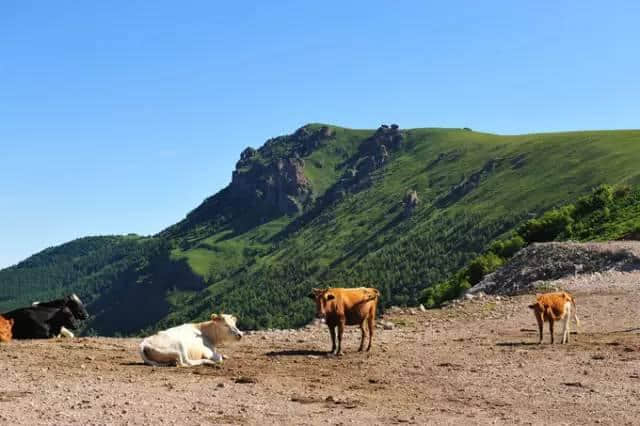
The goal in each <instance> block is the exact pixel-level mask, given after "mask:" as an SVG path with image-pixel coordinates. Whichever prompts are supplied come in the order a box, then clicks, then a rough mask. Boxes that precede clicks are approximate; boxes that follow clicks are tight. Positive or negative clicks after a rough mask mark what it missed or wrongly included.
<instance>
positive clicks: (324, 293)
mask: <svg viewBox="0 0 640 426" xmlns="http://www.w3.org/2000/svg"><path fill="white" fill-rule="evenodd" d="M309 297H310V298H311V299H313V300H314V301H315V302H316V318H318V319H325V318H326V316H327V305H328V304H329V303H331V301H332V300H334V299H335V298H336V296H335V295H334V294H333V293H331V292H330V291H329V290H328V289H320V288H314V289H313V290H311V294H310V295H309Z"/></svg>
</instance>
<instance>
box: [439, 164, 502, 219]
mask: <svg viewBox="0 0 640 426" xmlns="http://www.w3.org/2000/svg"><path fill="white" fill-rule="evenodd" d="M503 160H504V159H503V158H492V159H490V160H488V161H487V162H486V163H485V164H484V166H482V168H481V169H480V170H478V171H476V172H474V173H472V174H471V175H470V176H469V177H468V178H463V179H462V181H461V182H460V183H458V184H457V185H455V186H453V188H451V189H450V190H449V192H448V193H447V194H446V195H445V196H444V197H442V198H440V199H439V200H438V201H437V203H436V205H438V207H446V206H449V205H451V204H453V203H455V202H456V201H458V200H459V199H461V198H462V197H464V196H465V195H467V194H468V193H470V192H471V191H473V190H474V189H475V188H476V187H477V186H478V185H480V182H482V181H483V180H486V179H487V178H488V177H489V176H490V175H491V174H492V173H494V172H495V170H496V169H497V168H498V166H499V165H500V164H501V163H502V161H503Z"/></svg>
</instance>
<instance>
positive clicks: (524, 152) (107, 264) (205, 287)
mask: <svg viewBox="0 0 640 426" xmlns="http://www.w3.org/2000/svg"><path fill="white" fill-rule="evenodd" d="M639 163H640V131H601V132H571V133H549V134H531V135H518V136H500V135H493V134H487V133H479V132H474V131H471V130H470V129H408V130H403V129H400V128H399V127H398V126H396V125H391V126H382V127H380V128H379V129H377V130H352V129H345V128H340V127H336V126H329V125H320V124H312V125H307V126H305V127H302V128H300V129H298V130H297V131H296V132H294V133H293V134H291V135H287V136H281V137H277V138H274V139H270V140H269V141H267V142H266V143H265V144H264V145H263V146H262V147H260V148H258V149H253V148H247V149H245V150H244V151H243V152H242V153H241V156H240V160H239V161H238V163H237V164H236V167H235V171H234V172H233V174H232V181H231V183H230V184H229V186H228V187H226V188H225V189H223V190H222V191H220V192H218V193H217V194H214V195H212V196H211V197H209V198H207V199H206V200H205V201H204V202H203V203H202V204H201V205H200V206H198V207H197V208H195V209H194V210H193V211H191V212H190V213H189V214H187V216H186V217H185V219H184V220H182V221H180V222H179V223H177V224H175V225H172V226H170V227H168V228H167V229H166V230H164V231H162V232H161V233H159V234H158V235H156V236H154V237H138V236H113V237H91V238H83V239H80V240H76V241H73V242H70V243H67V244H64V245H62V246H59V247H55V248H51V249H47V250H45V251H43V252H41V253H39V254H37V255H35V256H32V257H31V258H29V259H27V260H25V261H24V262H22V263H20V264H18V265H16V266H14V267H11V268H7V269H4V270H2V271H0V312H2V311H5V310H8V309H10V308H13V307H15V306H19V305H24V304H28V303H31V301H33V300H43V299H47V298H51V297H55V296H58V295H60V294H63V293H65V292H69V291H76V292H78V294H80V296H81V297H84V298H85V299H86V300H87V301H88V305H89V311H90V313H92V314H93V317H92V319H91V320H90V321H89V324H88V325H87V329H88V330H90V331H93V332H97V333H99V334H114V333H123V334H131V333H137V332H140V331H141V330H145V331H147V329H153V328H158V327H165V326H169V325H172V324H176V323H179V322H183V321H188V320H194V319H202V318H205V317H206V316H207V313H209V312H211V311H213V310H215V311H219V310H224V311H225V312H233V313H234V314H236V315H237V316H238V317H239V320H240V325H241V327H244V328H264V327H290V326H296V325H301V324H303V323H305V322H307V321H308V320H309V319H310V317H311V315H312V310H313V308H312V306H311V302H310V301H309V300H307V299H306V297H305V296H306V295H307V294H308V292H309V289H310V288H312V287H314V286H328V285H336V286H357V285H364V284H366V285H373V286H375V287H377V288H379V289H380V290H381V291H382V293H383V302H384V304H385V305H389V304H394V305H404V304H410V305H411V304H416V303H418V302H419V301H428V302H429V303H433V304H435V303H439V302H440V301H442V300H444V298H446V297H451V296H454V295H456V294H457V293H456V292H457V291H459V290H460V289H461V288H462V287H464V286H465V285H466V284H464V283H462V285H458V284H459V283H461V282H462V280H461V279H460V280H454V281H455V285H453V284H452V281H451V280H449V277H450V276H451V274H453V273H455V272H456V271H461V270H464V269H461V268H463V267H464V266H465V265H469V262H470V261H471V260H472V259H474V258H476V256H478V255H479V254H481V253H485V254H486V253H487V250H489V248H490V247H495V244H496V243H495V241H496V240H500V241H502V242H503V245H504V241H507V240H509V239H510V238H512V237H513V236H514V235H515V234H514V232H520V233H522V232H525V231H522V230H523V229H525V228H523V226H525V225H524V224H527V223H529V224H531V223H532V221H531V220H532V219H535V220H541V221H544V220H547V219H548V215H549V214H551V213H547V215H543V214H544V213H545V212H547V211H549V210H550V209H554V208H558V207H561V206H564V205H566V204H568V203H575V202H576V200H578V199H579V198H580V197H584V196H590V195H589V194H591V192H592V190H593V189H594V188H596V187H598V186H599V185H601V184H609V185H612V186H613V188H612V189H611V194H614V193H615V194H617V195H616V196H615V197H614V196H613V195H612V198H611V200H612V201H611V202H610V204H607V205H606V206H604V207H607V208H608V209H609V213H606V211H605V210H604V207H602V206H601V207H602V211H603V212H605V213H606V214H608V216H606V217H605V220H604V222H602V223H601V224H600V225H597V226H600V228H598V227H597V226H596V225H595V222H594V221H595V220H596V219H593V218H594V217H595V216H594V215H597V214H599V213H594V212H595V211H596V210H597V211H600V210H598V209H594V210H588V209H587V208H586V207H584V208H583V210H582V213H580V214H578V213H576V212H577V211H578V210H579V207H576V206H580V204H579V203H578V204H575V205H574V210H572V213H571V214H574V215H575V217H572V219H571V220H572V221H573V222H572V223H574V222H575V223H579V224H580V225H579V226H574V227H572V228H571V233H567V232H565V231H566V229H565V230H564V231H563V232H564V233H563V232H558V233H555V234H554V235H553V237H552V238H569V237H570V238H578V239H585V238H596V239H597V238H600V237H601V238H617V237H621V236H623V235H631V234H633V232H634V231H636V232H637V231H640V230H639V229H637V226H638V223H637V221H635V219H634V215H633V211H637V210H633V209H636V207H637V205H638V203H640V200H639V198H638V196H637V192H636V189H635V187H634V185H637V184H638V183H640V170H639V169H638V168H637V166H636V165H637V164H639ZM616 188H617V189H616ZM621 188H622V189H621ZM624 188H627V189H626V190H624ZM618 190H619V191H622V192H624V191H627V192H626V193H625V194H626V195H625V196H624V197H622V198H621V195H620V194H622V192H616V191H618ZM583 200H586V198H583ZM583 203H586V201H583ZM624 203H627V204H624ZM623 205H624V206H623ZM599 208H600V207H599ZM625 209H626V210H625ZM624 212H626V213H624ZM629 212H631V213H629ZM605 213H602V214H603V215H605ZM598 217H600V216H598ZM623 217H624V219H620V218H623ZM545 218H546V219H545ZM589 218H591V219H589ZM605 222H606V223H607V224H608V225H607V224H605ZM527 232H529V231H527ZM531 232H533V231H531ZM519 235H520V234H519ZM527 235H529V234H527ZM492 242H493V243H492ZM492 244H493V245H492ZM489 269H490V268H489ZM485 272H486V271H485ZM458 275H459V277H458V278H460V273H459V274H458ZM463 278H464V277H463ZM435 285H437V287H434V289H433V290H431V291H430V292H429V291H427V292H425V289H427V288H430V287H433V286H435Z"/></svg>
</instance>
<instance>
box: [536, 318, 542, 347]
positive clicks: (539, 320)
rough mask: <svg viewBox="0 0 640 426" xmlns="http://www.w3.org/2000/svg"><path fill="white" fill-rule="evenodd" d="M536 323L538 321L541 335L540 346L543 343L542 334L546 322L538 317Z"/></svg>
mask: <svg viewBox="0 0 640 426" xmlns="http://www.w3.org/2000/svg"><path fill="white" fill-rule="evenodd" d="M536 321H538V332H539V334H540V340H538V344H541V343H542V333H543V329H544V320H543V319H542V318H540V316H538V315H536Z"/></svg>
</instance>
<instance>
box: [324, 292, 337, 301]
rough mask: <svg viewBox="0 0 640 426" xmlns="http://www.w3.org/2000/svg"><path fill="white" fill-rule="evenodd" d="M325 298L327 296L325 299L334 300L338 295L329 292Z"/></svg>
mask: <svg viewBox="0 0 640 426" xmlns="http://www.w3.org/2000/svg"><path fill="white" fill-rule="evenodd" d="M324 298H325V300H333V299H335V298H336V296H335V295H334V294H333V293H327V294H326V295H325V296H324Z"/></svg>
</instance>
